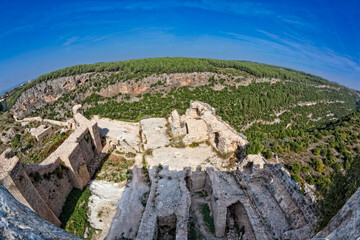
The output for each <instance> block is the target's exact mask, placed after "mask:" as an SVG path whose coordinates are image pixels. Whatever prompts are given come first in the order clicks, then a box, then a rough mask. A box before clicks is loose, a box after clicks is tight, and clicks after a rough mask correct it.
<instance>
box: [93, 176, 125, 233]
mask: <svg viewBox="0 0 360 240" xmlns="http://www.w3.org/2000/svg"><path fill="white" fill-rule="evenodd" d="M89 189H90V191H91V196H90V198H89V206H88V207H89V212H88V217H89V218H88V220H89V222H90V224H91V226H92V227H94V228H95V229H101V232H100V233H99V234H96V236H95V237H94V236H93V239H94V238H96V239H104V238H105V237H106V235H107V233H108V231H109V228H110V225H111V222H112V220H113V217H114V215H115V212H116V208H117V206H118V202H119V200H120V198H121V197H122V194H123V192H124V187H119V186H118V184H116V183H111V182H106V181H102V180H93V181H91V182H90V184H89Z"/></svg>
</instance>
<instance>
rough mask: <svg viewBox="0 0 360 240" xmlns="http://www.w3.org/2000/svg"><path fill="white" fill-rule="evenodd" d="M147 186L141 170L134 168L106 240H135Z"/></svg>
mask: <svg viewBox="0 0 360 240" xmlns="http://www.w3.org/2000/svg"><path fill="white" fill-rule="evenodd" d="M148 185H149V183H147V182H146V181H145V178H144V176H143V173H142V170H141V168H137V167H135V168H134V169H133V177H132V180H131V183H130V186H129V187H126V188H125V190H124V193H123V194H122V197H121V199H120V201H119V205H118V208H117V211H116V214H115V216H114V219H113V221H112V223H111V227H110V229H109V233H108V235H107V237H106V239H109V240H110V239H120V238H121V237H124V238H128V239H135V238H136V235H137V231H138V229H139V226H140V223H141V218H142V216H143V212H144V210H145V205H146V202H147V197H148V196H149V191H150V188H149V186H148Z"/></svg>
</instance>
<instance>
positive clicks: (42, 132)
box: [30, 125, 52, 141]
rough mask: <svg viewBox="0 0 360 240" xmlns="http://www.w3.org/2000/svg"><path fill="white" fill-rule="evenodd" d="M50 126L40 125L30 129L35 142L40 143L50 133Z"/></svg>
mask: <svg viewBox="0 0 360 240" xmlns="http://www.w3.org/2000/svg"><path fill="white" fill-rule="evenodd" d="M51 129H52V127H51V126H45V125H40V126H39V127H37V128H35V129H32V130H31V131H30V133H31V135H33V136H34V137H35V138H36V140H37V141H41V140H42V139H43V138H45V137H46V136H47V135H49V133H50V132H51Z"/></svg>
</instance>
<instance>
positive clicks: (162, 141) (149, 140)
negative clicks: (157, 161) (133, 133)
mask: <svg viewBox="0 0 360 240" xmlns="http://www.w3.org/2000/svg"><path fill="white" fill-rule="evenodd" d="M166 124H167V121H166V119H165V118H148V119H144V120H141V121H140V127H141V137H142V140H143V142H144V148H145V150H147V149H156V148H159V147H164V146H165V145H168V144H169V143H170V141H169V139H168V137H167V136H166V131H167V127H166Z"/></svg>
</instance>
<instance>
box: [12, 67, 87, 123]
mask: <svg viewBox="0 0 360 240" xmlns="http://www.w3.org/2000/svg"><path fill="white" fill-rule="evenodd" d="M89 75H90V73H84V74H80V75H75V76H70V77H61V78H56V79H54V80H49V81H43V82H40V83H38V84H36V85H35V86H34V87H32V88H29V89H28V90H26V91H25V92H23V93H22V94H21V95H20V97H19V98H18V99H17V100H16V102H15V104H14V106H13V107H12V112H13V114H14V116H15V117H16V118H18V119H22V118H24V117H25V116H26V115H27V114H29V113H31V112H32V111H34V110H35V109H37V108H40V107H41V106H44V105H45V104H47V103H51V102H53V101H55V100H57V99H58V98H59V97H61V96H62V95H63V94H65V93H68V92H69V91H71V90H73V89H74V88H75V87H76V86H78V85H81V84H83V83H84V82H85V81H87V80H88V76H89Z"/></svg>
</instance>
